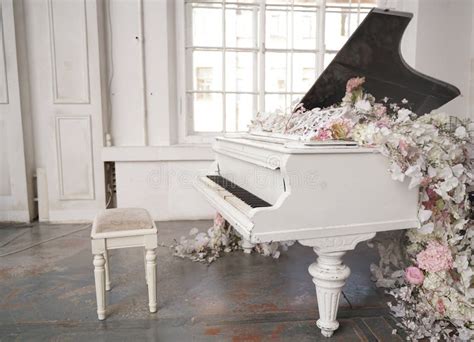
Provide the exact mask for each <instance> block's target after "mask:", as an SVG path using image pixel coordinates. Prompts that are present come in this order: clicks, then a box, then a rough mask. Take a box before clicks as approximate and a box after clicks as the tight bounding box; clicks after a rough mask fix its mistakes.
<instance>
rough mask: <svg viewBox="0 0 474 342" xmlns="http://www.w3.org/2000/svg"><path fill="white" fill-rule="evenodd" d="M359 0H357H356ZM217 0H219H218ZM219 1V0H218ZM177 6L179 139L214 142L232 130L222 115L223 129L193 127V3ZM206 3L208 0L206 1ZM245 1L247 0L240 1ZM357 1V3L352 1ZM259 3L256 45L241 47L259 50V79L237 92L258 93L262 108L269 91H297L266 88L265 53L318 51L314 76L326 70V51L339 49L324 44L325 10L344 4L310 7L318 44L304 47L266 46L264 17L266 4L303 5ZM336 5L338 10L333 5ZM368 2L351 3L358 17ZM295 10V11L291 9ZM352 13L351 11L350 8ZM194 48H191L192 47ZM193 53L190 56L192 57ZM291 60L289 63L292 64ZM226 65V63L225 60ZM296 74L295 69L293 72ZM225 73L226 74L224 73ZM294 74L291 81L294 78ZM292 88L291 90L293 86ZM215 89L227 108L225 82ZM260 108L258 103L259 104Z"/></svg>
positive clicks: (262, 0)
mask: <svg viewBox="0 0 474 342" xmlns="http://www.w3.org/2000/svg"><path fill="white" fill-rule="evenodd" d="M355 1H357V0H355ZM216 2H217V1H216ZM219 2H220V1H219ZM175 4H176V7H175V21H176V52H177V56H176V61H177V67H176V69H177V70H176V73H177V82H176V86H177V96H178V99H177V103H178V127H179V136H178V137H179V143H182V144H209V143H211V142H212V141H213V140H214V138H215V137H216V136H219V135H223V134H230V133H231V132H226V131H225V129H226V127H225V118H224V119H223V120H224V121H223V131H221V132H196V131H194V129H193V120H194V117H193V109H192V101H191V100H189V99H188V96H189V93H190V91H189V89H188V85H192V84H193V74H192V72H189V71H188V65H190V58H192V52H191V53H189V50H190V49H187V47H186V42H187V41H190V39H189V38H190V37H187V36H186V35H190V34H192V22H191V21H190V20H187V18H190V17H191V13H190V10H189V8H190V7H191V6H186V0H179V1H176V3H175ZM203 4H205V3H203ZM225 4H235V2H233V1H232V0H224V5H225ZM241 4H243V5H245V3H241ZM352 5H355V4H352ZM256 6H257V7H258V15H259V18H258V20H259V24H257V25H256V26H257V27H256V33H257V46H256V47H255V49H254V48H248V49H246V48H241V49H240V48H239V51H240V50H249V51H252V52H254V51H256V55H257V64H256V65H255V66H256V67H257V69H258V70H256V71H255V74H254V77H255V76H256V79H254V83H255V82H256V83H257V85H256V86H257V88H256V91H254V92H240V91H238V92H236V93H238V94H245V93H250V94H255V95H256V96H257V102H258V103H260V104H261V107H260V109H262V108H263V110H264V108H265V95H267V94H282V95H293V94H295V93H299V92H295V91H290V92H271V91H265V53H266V52H291V53H293V52H294V51H296V52H310V53H315V56H316V63H315V80H316V75H317V74H320V73H321V72H322V71H323V70H324V57H325V54H326V53H337V52H338V50H327V49H326V46H325V27H326V13H331V12H334V11H336V12H337V10H338V9H339V10H340V9H341V8H342V7H344V6H328V5H327V1H326V0H319V1H318V2H317V4H316V5H311V8H315V9H316V10H317V15H316V48H315V49H314V50H312V49H308V50H302V49H293V48H291V49H267V48H266V47H265V19H266V17H265V16H266V6H271V7H278V6H281V7H282V8H289V7H291V8H292V9H293V6H297V7H300V5H285V4H282V5H274V4H271V5H269V4H266V3H265V0H260V3H258V4H257V5H256ZM334 8H336V10H335V9H334ZM366 9H367V6H361V4H360V3H359V2H358V1H357V7H351V11H354V10H356V11H357V12H356V13H357V18H358V21H359V17H360V14H361V10H362V11H365V10H366ZM224 11H225V6H223V12H224ZM292 13H294V12H292ZM349 13H351V12H349ZM223 14H224V15H223V18H222V25H223V27H224V28H223V42H225V13H223ZM348 17H349V24H348V25H349V26H348V27H349V30H350V17H351V16H350V15H349V16H348ZM228 50H233V49H229V48H226V47H225V45H224V46H223V47H220V48H216V51H223V59H224V58H225V51H228ZM191 51H192V50H191ZM190 56H191V57H190ZM291 64H292V63H290V67H291ZM223 68H224V64H223ZM223 74H225V70H223ZM290 74H291V75H293V73H292V71H291V72H290ZM224 77H225V76H224ZM224 77H223V82H225V78H224ZM292 77H293V76H291V81H290V82H292ZM290 90H292V89H291V88H290ZM191 93H198V91H192V92H191ZM215 93H220V94H222V96H223V109H224V108H225V105H226V103H225V94H226V93H232V92H229V91H226V90H225V84H223V85H222V90H221V91H216V92H215ZM257 109H258V107H257ZM222 115H223V117H225V112H224V113H222Z"/></svg>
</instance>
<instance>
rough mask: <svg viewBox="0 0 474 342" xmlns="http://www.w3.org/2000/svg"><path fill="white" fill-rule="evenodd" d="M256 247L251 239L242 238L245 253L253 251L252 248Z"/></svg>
mask: <svg viewBox="0 0 474 342" xmlns="http://www.w3.org/2000/svg"><path fill="white" fill-rule="evenodd" d="M253 247H254V244H253V243H251V242H250V241H248V240H246V239H244V238H242V249H243V250H244V253H245V254H250V253H252V249H253Z"/></svg>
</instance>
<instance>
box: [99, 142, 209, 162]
mask: <svg viewBox="0 0 474 342" xmlns="http://www.w3.org/2000/svg"><path fill="white" fill-rule="evenodd" d="M102 160H103V161H116V162H119V161H186V160H202V161H208V160H214V153H213V152H212V148H211V145H208V144H203V145H195V144H192V145H185V144H180V145H171V146H113V147H104V148H102Z"/></svg>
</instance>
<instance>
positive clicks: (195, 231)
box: [189, 228, 199, 236]
mask: <svg viewBox="0 0 474 342" xmlns="http://www.w3.org/2000/svg"><path fill="white" fill-rule="evenodd" d="M197 233H199V229H197V228H192V229H191V230H190V231H189V235H191V236H193V235H196V234H197Z"/></svg>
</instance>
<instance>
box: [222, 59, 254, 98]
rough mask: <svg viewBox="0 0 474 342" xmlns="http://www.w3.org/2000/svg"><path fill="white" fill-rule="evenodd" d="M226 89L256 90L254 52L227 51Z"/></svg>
mask: <svg viewBox="0 0 474 342" xmlns="http://www.w3.org/2000/svg"><path fill="white" fill-rule="evenodd" d="M225 64H226V73H225V77H226V90H228V91H254V77H255V72H254V68H255V66H254V53H253V52H226V61H225Z"/></svg>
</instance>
